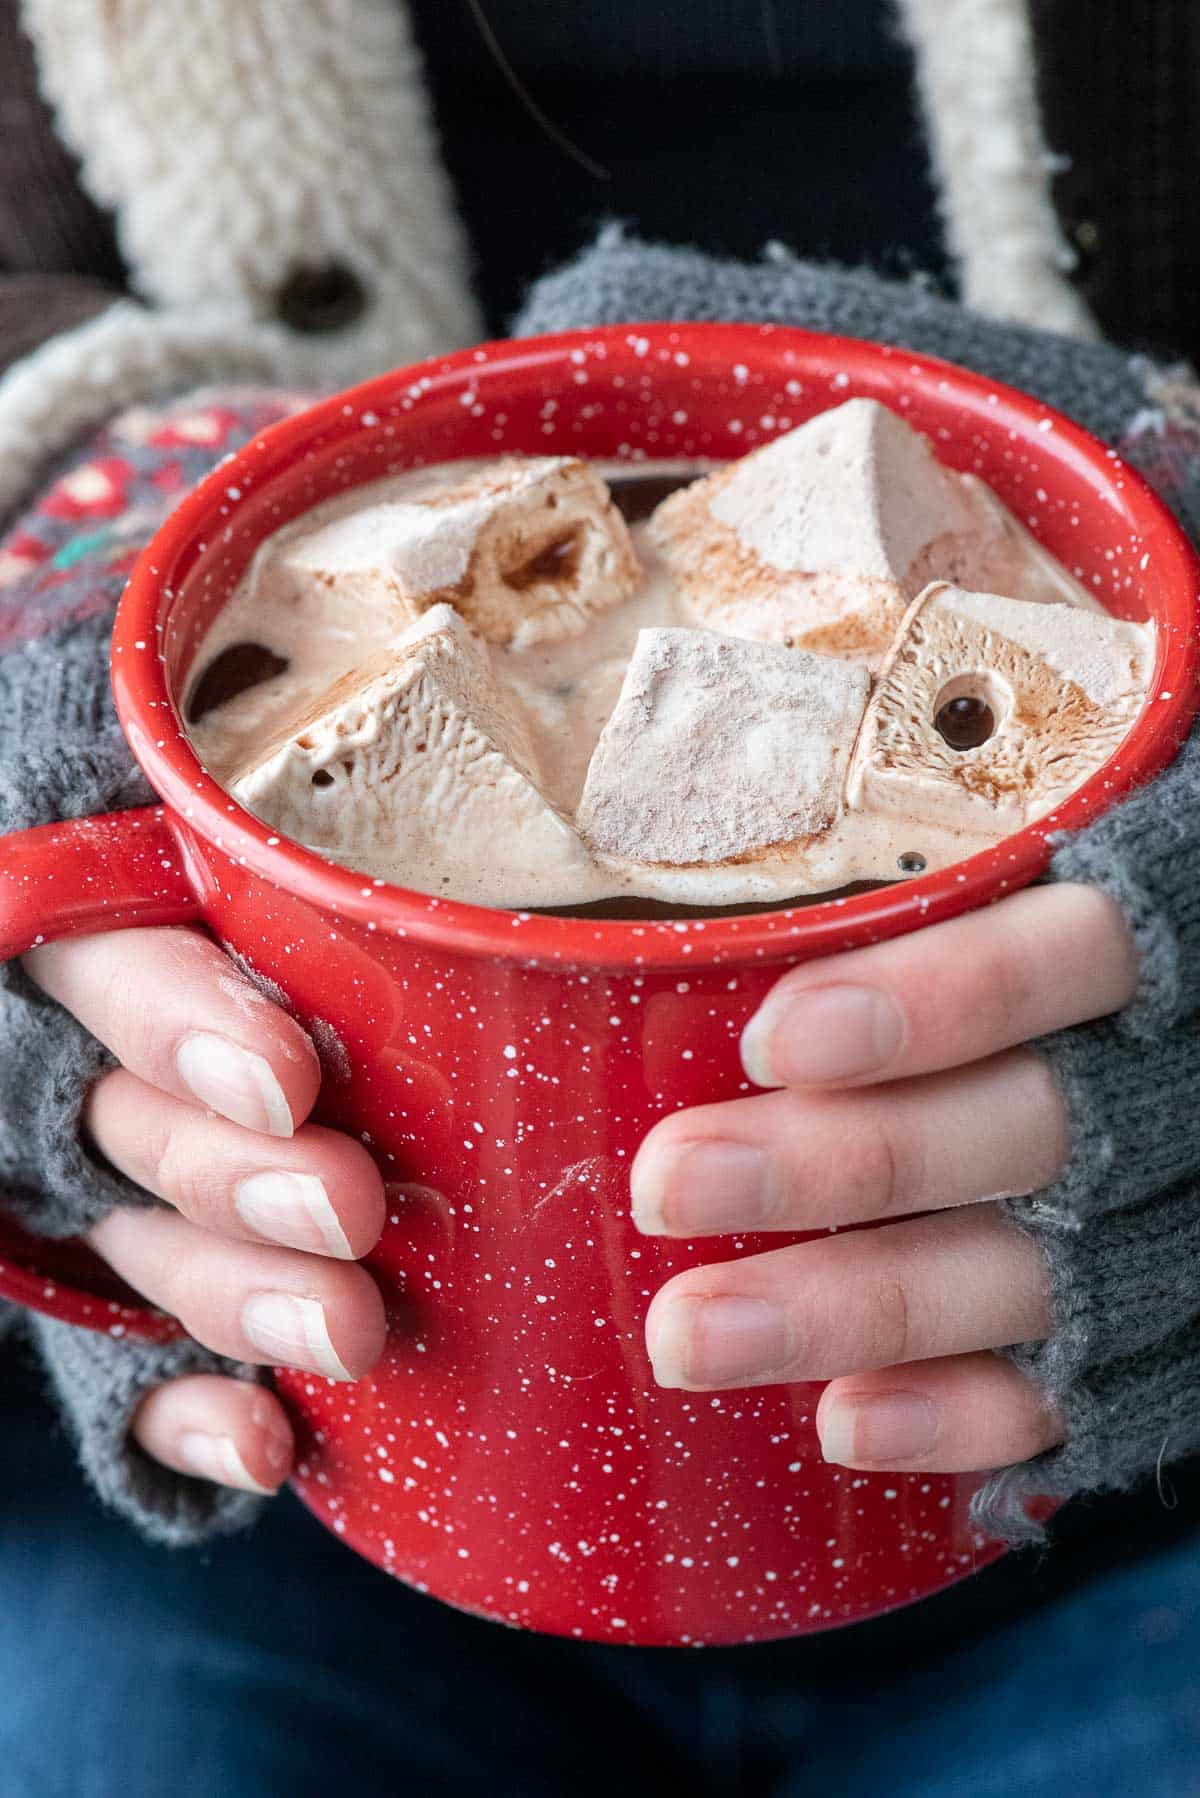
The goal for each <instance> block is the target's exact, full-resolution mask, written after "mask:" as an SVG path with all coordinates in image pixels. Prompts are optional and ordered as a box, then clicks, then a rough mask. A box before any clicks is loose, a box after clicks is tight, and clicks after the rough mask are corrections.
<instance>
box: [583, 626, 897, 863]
mask: <svg viewBox="0 0 1200 1798" xmlns="http://www.w3.org/2000/svg"><path fill="white" fill-rule="evenodd" d="M866 697H867V673H866V670H865V669H863V668H861V667H856V666H854V665H852V664H849V663H843V662H835V661H833V660H830V659H829V658H826V657H822V656H814V655H807V654H805V653H804V652H803V651H799V650H787V649H782V648H780V647H778V646H777V645H775V644H770V643H752V642H748V641H746V640H744V639H739V638H736V637H724V636H720V635H718V634H717V633H716V632H714V631H696V630H643V631H641V632H639V634H638V639H637V644H636V646H635V649H634V653H633V656H632V658H631V660H630V663H629V667H628V670H627V672H626V676H625V681H624V685H623V686H622V688H621V693H620V697H619V699H618V701H617V705H616V709H615V711H614V712H613V714H612V717H611V718H610V719H609V721H608V723H607V724H606V725H605V727H604V730H603V732H602V734H601V737H600V741H599V742H598V744H597V745H596V749H595V752H594V754H593V756H592V759H591V762H590V764H589V766H588V772H587V780H586V782H585V784H584V789H583V798H582V800H581V802H580V806H579V811H578V814H577V818H576V824H577V827H578V829H579V831H580V833H581V835H582V836H583V837H584V839H585V840H586V841H587V842H588V843H589V844H591V846H592V847H593V848H594V849H595V850H596V851H597V852H598V853H600V854H602V855H604V856H607V857H611V858H616V859H618V860H621V861H626V862H639V863H657V864H666V865H674V866H689V865H691V866H695V865H703V866H713V865H715V864H719V863H729V862H739V863H745V862H747V861H751V860H753V859H755V858H758V857H761V856H762V855H763V854H764V853H767V852H775V851H778V850H780V849H781V848H783V847H785V846H788V847H798V846H800V845H802V844H803V842H804V840H805V839H807V838H811V837H815V836H817V835H818V834H820V833H821V832H822V831H825V830H827V829H828V828H829V826H830V825H831V824H832V823H833V821H834V819H835V818H836V817H837V815H838V813H839V811H840V809H841V794H842V783H843V781H844V779H845V775H846V770H847V767H848V764H849V760H850V754H851V751H852V749H853V747H854V740H855V737H856V734H857V731H858V726H859V721H860V719H861V717H862V710H863V705H864V703H865V701H866Z"/></svg>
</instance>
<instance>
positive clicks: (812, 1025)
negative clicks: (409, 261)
mask: <svg viewBox="0 0 1200 1798" xmlns="http://www.w3.org/2000/svg"><path fill="white" fill-rule="evenodd" d="M903 1036H904V1019H903V1018H902V1017H901V1015H900V1012H899V1009H898V1008H897V1006H896V1004H895V1003H894V1001H893V1000H892V999H890V998H889V997H888V995H887V994H886V993H877V992H874V991H873V990H872V989H871V988H870V987H865V986H822V987H814V988H812V989H811V990H810V991H808V992H804V993H795V994H787V995H784V994H780V996H779V997H778V998H776V996H775V994H773V993H772V994H770V995H769V996H768V997H767V999H766V1000H765V1001H764V1002H763V1004H762V1006H761V1007H760V1008H759V1010H758V1011H757V1012H756V1013H755V1014H754V1016H753V1017H752V1018H751V1020H750V1022H749V1023H748V1024H747V1026H746V1028H745V1030H744V1031H743V1032H742V1066H743V1067H744V1068H745V1070H746V1073H747V1075H748V1076H749V1078H750V1079H751V1080H753V1082H754V1084H755V1086H812V1085H817V1084H820V1083H821V1082H822V1081H826V1080H847V1079H850V1078H852V1077H853V1076H855V1075H859V1074H872V1073H875V1072H876V1071H877V1070H878V1069H879V1068H882V1067H886V1066H887V1064H888V1062H889V1061H891V1060H892V1058H893V1057H894V1056H895V1054H896V1052H897V1050H898V1049H899V1047H900V1044H901V1041H902V1040H903Z"/></svg>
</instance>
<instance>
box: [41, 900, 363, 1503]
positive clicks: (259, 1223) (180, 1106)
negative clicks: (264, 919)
mask: <svg viewBox="0 0 1200 1798" xmlns="http://www.w3.org/2000/svg"><path fill="white" fill-rule="evenodd" d="M24 965H25V968H26V971H27V972H28V974H29V975H30V977H31V978H32V979H33V980H34V981H36V982H37V984H38V985H39V986H41V987H42V988H43V989H44V990H45V991H46V992H47V993H49V994H50V995H51V996H52V997H53V998H55V999H57V1000H58V1001H59V1002H60V1003H61V1004H62V1005H64V1006H65V1007H66V1008H67V1010H68V1011H70V1012H72V1013H73V1014H74V1016H75V1017H76V1018H78V1020H79V1021H80V1023H82V1024H83V1025H84V1027H85V1028H86V1029H87V1030H89V1031H91V1033H92V1034H93V1035H94V1036H96V1037H98V1038H99V1039H100V1040H101V1041H102V1042H103V1043H104V1044H106V1046H107V1047H108V1048H109V1049H110V1050H111V1051H112V1053H113V1054H114V1055H115V1056H116V1057H117V1059H118V1061H119V1062H120V1063H121V1066H120V1068H119V1069H117V1070H115V1071H114V1072H112V1073H110V1074H108V1075H106V1076H105V1077H104V1078H103V1079H101V1080H99V1081H97V1082H96V1084H95V1086H94V1087H93V1088H92V1091H91V1093H90V1094H89V1096H88V1101H87V1106H86V1110H85V1113H84V1118H85V1123H86V1127H87V1130H88V1133H89V1135H90V1137H91V1140H92V1142H93V1143H94V1145H95V1147H96V1148H97V1149H98V1150H99V1151H100V1153H101V1154H102V1155H103V1156H104V1157H105V1158H106V1160H108V1161H109V1162H111V1163H112V1165H113V1166H114V1167H116V1168H118V1169H119V1170H120V1172H121V1173H123V1174H125V1175H126V1176H127V1177H128V1178H129V1179H131V1180H133V1181H134V1182H136V1184H137V1185H139V1186H141V1187H144V1188H145V1189H146V1191H148V1192H151V1193H154V1194H155V1195H156V1196H157V1197H158V1198H160V1199H163V1200H165V1201H166V1205H167V1207H168V1208H166V1209H164V1208H159V1207H154V1208H152V1209H141V1208H137V1207H133V1206H129V1207H123V1208H119V1209H117V1210H115V1211H113V1212H111V1213H110V1214H109V1216H108V1217H106V1218H105V1219H104V1220H103V1222H101V1223H100V1224H98V1225H96V1226H95V1227H94V1228H93V1229H92V1230H91V1231H90V1233H89V1241H90V1242H91V1245H92V1247H93V1248H94V1249H96V1250H97V1252H98V1253H99V1254H100V1255H101V1256H102V1257H103V1258H104V1260H105V1261H107V1262H108V1264H109V1265H110V1266H111V1267H112V1268H113V1269H114V1270H115V1271H116V1272H117V1273H118V1274H120V1275H121V1277H122V1278H123V1279H125V1280H126V1281H128V1283H129V1284H130V1285H131V1286H132V1287H133V1288H134V1289H135V1290H136V1291H138V1292H140V1293H141V1294H143V1295H144V1296H145V1297H146V1298H147V1299H149V1300H151V1301H152V1303H154V1304H156V1305H160V1306H161V1307H162V1308H163V1309H164V1310H166V1311H168V1312H170V1313H171V1314H172V1315H173V1316H175V1317H177V1318H179V1320H180V1322H181V1323H182V1324H183V1326H184V1328H185V1329H186V1330H187V1331H188V1333H189V1334H190V1335H191V1336H193V1337H194V1338H195V1339H196V1340H197V1341H198V1342H200V1343H202V1344H204V1346H205V1347H207V1348H209V1349H212V1350H213V1351H214V1352H215V1353H217V1354H220V1355H226V1356H230V1357H232V1358H234V1359H236V1360H239V1361H250V1362H259V1363H264V1364H267V1365H288V1366H292V1367H298V1368H303V1369H306V1370H309V1371H312V1372H314V1373H318V1374H322V1375H326V1376H328V1377H330V1378H334V1379H357V1378H359V1377H360V1376H361V1375H362V1374H364V1373H366V1372H367V1371H368V1370H369V1369H370V1368H371V1367H372V1366H373V1364H374V1363H375V1361H376V1360H377V1359H378V1357H379V1355H380V1353H381V1352H382V1348H383V1339H384V1315H383V1302H382V1300H381V1298H380V1295H379V1292H378V1290H377V1288H376V1286H375V1283H374V1281H373V1280H372V1279H371V1277H370V1275H369V1274H368V1273H367V1272H366V1271H365V1269H363V1268H361V1267H358V1266H356V1265H355V1260H356V1258H357V1257H359V1256H361V1255H365V1254H366V1253H367V1252H368V1250H369V1249H371V1248H372V1247H373V1246H374V1244H375V1242H376V1241H377V1240H378V1238H379V1234H380V1231H381V1230H382V1228H383V1221H384V1194H383V1182H382V1179H381V1177H380V1174H379V1170H378V1168H377V1167H376V1165H375V1163H374V1161H373V1160H372V1159H371V1157H370V1155H369V1154H368V1153H367V1151H366V1150H365V1149H364V1148H363V1147H362V1146H361V1145H360V1144H359V1143H357V1142H355V1141H353V1140H352V1139H351V1138H350V1137H348V1136H343V1135H341V1134H339V1133H338V1132H336V1131H333V1130H327V1129H323V1128H321V1127H320V1126H319V1125H316V1124H310V1123H306V1122H305V1119H306V1118H307V1117H308V1114H309V1112H310V1110H311V1109H312V1106H313V1104H314V1103H315V1101H316V1097H317V1090H318V1087H319V1085H320V1079H321V1071H320V1066H319V1064H318V1061H317V1056H316V1052H315V1050H314V1048H313V1045H312V1043H311V1042H310V1041H309V1038H308V1037H307V1035H306V1034H305V1032H304V1031H303V1030H302V1029H301V1027H300V1025H299V1024H297V1023H296V1022H295V1020H294V1019H292V1018H289V1017H288V1016H287V1015H286V1013H284V1012H283V1011H281V1010H280V1009H279V1008H278V1007H277V1006H275V1005H273V1004H271V1003H270V1001H269V1000H267V999H265V998H264V997H263V995H262V994H261V993H259V992H258V990H257V989H256V988H255V987H254V986H252V985H251V984H250V982H249V981H248V980H247V979H246V978H245V977H244V976H243V975H242V974H241V973H239V972H238V970H237V968H236V967H235V966H234V964H233V963H232V962H230V961H229V960H228V959H227V958H226V957H225V956H224V955H223V954H222V953H221V951H220V950H219V949H217V948H216V947H215V945H214V944H212V943H211V942H210V941H209V940H208V939H207V938H206V937H204V936H202V935H200V934H199V932H197V931H193V930H187V929H162V930H127V931H115V932H111V933H109V934H106V935H102V936H92V937H76V938H74V939H70V940H67V941H63V942H58V943H51V944H47V945H45V946H44V947H42V948H39V949H37V950H34V951H33V952H32V953H31V954H30V955H28V956H27V957H26V958H25V963H24ZM132 1429H133V1435H134V1438H135V1440H136V1441H137V1443H138V1444H139V1445H140V1447H141V1448H142V1449H144V1450H145V1452H146V1453H147V1454H148V1455H150V1456H152V1457H153V1458H154V1459H155V1460H157V1461H159V1462H161V1463H162V1464H163V1465H164V1466H166V1467H169V1468H173V1469H174V1470H176V1471H177V1472H180V1473H187V1474H191V1475H193V1476H195V1477H198V1478H201V1479H207V1480H214V1481H216V1482H218V1483H219V1484H222V1485H228V1486H237V1487H242V1488H244V1489H246V1490H249V1491H266V1492H273V1491H275V1490H276V1488H277V1487H278V1486H279V1485H280V1484H281V1483H282V1481H283V1480H284V1479H285V1478H286V1477H287V1474H288V1473H289V1471H290V1469H291V1465H292V1458H293V1440H292V1431H291V1426H290V1424H289V1423H288V1419H287V1415H286V1413H285V1412H284V1409H283V1406H282V1405H281V1404H280V1402H279V1400H278V1399H277V1398H276V1397H275V1395H274V1394H273V1393H271V1392H269V1391H267V1390H265V1389H264V1388H263V1387H261V1386H256V1385H251V1384H247V1383H246V1382H243V1381H239V1380H235V1379H231V1378H223V1377H219V1376H216V1375H200V1374H193V1375H190V1376H187V1377H183V1378H180V1379H177V1380H174V1381H172V1382H171V1383H170V1384H168V1385H164V1386H160V1387H158V1388H156V1389H155V1390H154V1391H152V1392H151V1393H149V1394H148V1395H147V1396H146V1397H145V1398H144V1399H143V1400H142V1402H141V1404H140V1405H139V1407H138V1410H137V1411H136V1413H135V1415H134V1419H133V1425H132Z"/></svg>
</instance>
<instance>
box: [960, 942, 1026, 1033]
mask: <svg viewBox="0 0 1200 1798" xmlns="http://www.w3.org/2000/svg"><path fill="white" fill-rule="evenodd" d="M1034 978H1035V973H1034V968H1033V966H1032V962H1031V960H1030V958H1029V956H1028V954H1027V953H1026V952H1025V951H1024V950H1023V948H1022V945H1021V943H1020V941H1019V939H1018V938H1016V937H1015V936H1013V935H1010V934H1009V933H1008V932H1007V931H1006V932H1003V933H1000V932H998V931H990V932H989V933H988V934H987V935H986V937H985V939H984V942H983V944H982V945H981V946H980V947H979V948H978V949H977V951H976V953H975V955H974V956H973V957H972V960H971V972H970V993H969V1001H970V1008H971V1011H972V1012H973V1014H974V1016H975V1019H976V1022H977V1026H978V1027H979V1029H980V1033H981V1034H982V1035H983V1036H984V1037H986V1039H987V1040H988V1041H990V1042H1001V1041H1009V1040H1013V1039H1014V1038H1016V1037H1019V1036H1020V1035H1021V1021H1022V1020H1023V1019H1024V1018H1025V1017H1026V1016H1027V1015H1028V1012H1029V1008H1030V1001H1031V998H1032V996H1033V986H1034Z"/></svg>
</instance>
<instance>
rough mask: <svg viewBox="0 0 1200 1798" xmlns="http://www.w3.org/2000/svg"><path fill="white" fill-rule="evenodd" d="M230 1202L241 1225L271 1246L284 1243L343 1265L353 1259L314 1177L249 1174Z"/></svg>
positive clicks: (320, 1186) (339, 1226)
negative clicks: (254, 1232)
mask: <svg viewBox="0 0 1200 1798" xmlns="http://www.w3.org/2000/svg"><path fill="white" fill-rule="evenodd" d="M233 1202H234V1204H235V1206H236V1207H237V1214H238V1216H239V1217H240V1218H241V1220H242V1222H243V1223H244V1224H248V1225H249V1226H250V1228H251V1229H252V1230H254V1231H256V1232H257V1234H258V1235H259V1236H265V1237H266V1238H267V1239H268V1241H270V1242H283V1243H286V1244H287V1245H288V1247H289V1248H293V1249H307V1250H309V1251H310V1252H311V1253H313V1254H316V1255H335V1256H337V1257H338V1258H339V1259H340V1260H342V1261H353V1259H354V1251H353V1249H352V1248H351V1247H350V1244H349V1243H348V1242H347V1241H346V1233H345V1231H344V1230H343V1229H342V1226H341V1224H340V1223H339V1222H338V1217H337V1212H336V1211H335V1210H334V1209H333V1206H332V1205H331V1204H330V1202H329V1194H328V1193H327V1192H326V1191H325V1186H324V1182H323V1181H321V1180H318V1179H317V1176H316V1175H315V1174H291V1173H285V1172H284V1171H283V1170H282V1169H280V1170H278V1171H273V1172H271V1173H266V1174H251V1175H250V1177H249V1178H248V1179H246V1180H242V1181H239V1183H238V1185H237V1187H236V1189H235V1191H234V1195H233Z"/></svg>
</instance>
